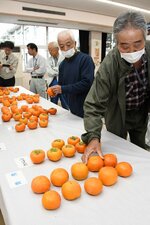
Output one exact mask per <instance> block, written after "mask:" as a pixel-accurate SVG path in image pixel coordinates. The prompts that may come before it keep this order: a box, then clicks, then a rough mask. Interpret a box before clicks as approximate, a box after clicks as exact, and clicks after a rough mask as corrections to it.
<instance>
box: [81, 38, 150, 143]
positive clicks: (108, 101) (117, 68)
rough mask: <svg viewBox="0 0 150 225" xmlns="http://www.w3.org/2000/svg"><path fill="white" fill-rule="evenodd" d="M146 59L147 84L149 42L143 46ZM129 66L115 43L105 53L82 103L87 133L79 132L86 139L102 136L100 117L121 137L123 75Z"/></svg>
mask: <svg viewBox="0 0 150 225" xmlns="http://www.w3.org/2000/svg"><path fill="white" fill-rule="evenodd" d="M145 50H146V54H147V59H148V79H149V84H150V42H147V43H146V46H145ZM131 69H132V68H131V66H130V65H128V64H127V63H126V62H125V61H124V60H123V59H121V57H120V53H119V51H118V49H117V47H115V48H114V49H113V50H112V51H111V52H109V54H108V55H107V56H106V57H105V59H104V60H103V62H102V64H101V65H100V68H99V70H98V72H97V74H96V79H95V80H94V82H93V85H92V87H91V89H90V92H89V93H88V95H87V98H86V100H85V104H84V125H85V130H86V131H87V133H85V134H83V135H82V139H83V141H85V142H87V143H88V142H89V141H90V140H91V139H92V138H94V137H97V138H99V139H100V138H101V129H102V117H104V118H105V124H106V128H107V130H108V131H110V132H112V133H114V134H116V135H118V136H120V137H123V133H124V128H125V114H126V99H125V77H126V75H127V74H129V73H130V72H131Z"/></svg>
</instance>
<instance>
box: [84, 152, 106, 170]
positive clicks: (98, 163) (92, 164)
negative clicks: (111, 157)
mask: <svg viewBox="0 0 150 225" xmlns="http://www.w3.org/2000/svg"><path fill="white" fill-rule="evenodd" d="M103 165H104V162H103V159H102V158H101V157H100V156H98V155H93V156H91V157H89V159H88V162H87V167H88V170H89V171H91V172H98V171H99V170H100V169H101V168H102V167H103Z"/></svg>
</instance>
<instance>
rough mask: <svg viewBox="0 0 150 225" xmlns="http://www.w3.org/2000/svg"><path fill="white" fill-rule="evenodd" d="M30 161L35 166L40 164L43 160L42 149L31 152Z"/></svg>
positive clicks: (43, 152) (43, 153)
mask: <svg viewBox="0 0 150 225" xmlns="http://www.w3.org/2000/svg"><path fill="white" fill-rule="evenodd" d="M30 159H31V161H32V162H33V163H35V164H39V163H42V162H43V161H44V160H45V151H44V150H42V149H36V150H33V151H31V153H30Z"/></svg>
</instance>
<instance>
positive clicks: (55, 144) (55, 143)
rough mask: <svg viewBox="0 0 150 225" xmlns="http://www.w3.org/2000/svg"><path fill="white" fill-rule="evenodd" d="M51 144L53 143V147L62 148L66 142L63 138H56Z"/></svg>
mask: <svg viewBox="0 0 150 225" xmlns="http://www.w3.org/2000/svg"><path fill="white" fill-rule="evenodd" d="M51 145H52V147H53V148H60V149H62V147H63V146H64V145H65V142H64V140H62V139H55V140H54V141H52V144H51Z"/></svg>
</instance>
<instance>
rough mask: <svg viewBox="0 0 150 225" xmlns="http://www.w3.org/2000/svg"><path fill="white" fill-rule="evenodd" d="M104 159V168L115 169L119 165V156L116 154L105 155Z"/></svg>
mask: <svg viewBox="0 0 150 225" xmlns="http://www.w3.org/2000/svg"><path fill="white" fill-rule="evenodd" d="M103 157H104V166H112V167H115V166H116V165H117V156H116V155H115V154H105V155H104V156H103Z"/></svg>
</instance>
